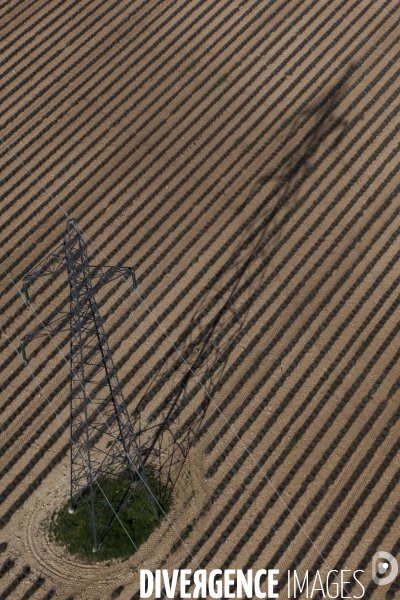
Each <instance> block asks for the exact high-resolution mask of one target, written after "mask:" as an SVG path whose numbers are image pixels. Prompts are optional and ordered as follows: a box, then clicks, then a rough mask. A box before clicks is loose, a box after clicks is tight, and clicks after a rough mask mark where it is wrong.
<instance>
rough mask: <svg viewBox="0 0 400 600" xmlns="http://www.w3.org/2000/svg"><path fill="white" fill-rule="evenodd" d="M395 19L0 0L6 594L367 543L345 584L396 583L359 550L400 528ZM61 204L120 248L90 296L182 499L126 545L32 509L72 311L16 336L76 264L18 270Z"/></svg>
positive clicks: (106, 584) (304, 555) (391, 15)
mask: <svg viewBox="0 0 400 600" xmlns="http://www.w3.org/2000/svg"><path fill="white" fill-rule="evenodd" d="M399 18H400V5H399V3H398V2H395V1H393V0H386V1H384V0H370V1H363V0H362V1H360V0H359V1H357V2H356V1H353V0H343V1H339V0H332V1H331V2H328V3H325V2H323V1H322V0H320V1H317V2H315V1H311V0H305V1H297V0H281V1H279V2H278V1H277V0H271V1H270V2H268V1H266V0H262V1H261V0H243V1H241V2H240V1H239V0H229V1H222V0H221V1H220V0H214V1H210V0H201V1H200V2H196V1H192V2H189V1H187V0H179V1H178V0H172V1H168V0H164V1H160V0H159V1H156V0H146V1H138V2H126V0H125V2H122V1H120V0H118V1H115V2H113V1H112V0H102V1H100V2H97V3H93V2H87V1H85V0H82V2H78V3H77V2H65V1H58V0H48V1H47V2H44V1H41V0H32V1H31V0H27V1H21V0H19V1H18V0H17V1H15V2H11V1H9V0H8V1H6V2H2V3H1V4H0V22H1V29H0V38H1V42H0V48H1V53H0V61H1V72H0V86H1V102H0V110H1V119H0V123H1V134H0V135H1V143H0V155H1V178H0V185H1V192H0V193H1V204H0V236H1V237H0V239H1V264H0V267H1V268H0V282H1V301H0V314H1V320H0V326H1V329H0V353H1V354H0V356H1V365H2V367H1V373H2V377H1V382H0V389H1V399H0V419H1V421H0V431H1V437H0V457H1V458H0V477H1V485H0V527H1V530H0V544H3V545H0V550H2V553H1V555H0V598H8V597H10V598H13V599H14V598H15V599H18V600H20V599H21V600H22V599H26V598H30V597H31V598H34V599H35V600H36V599H37V600H44V599H45V598H46V599H50V598H53V597H54V598H60V599H63V600H67V599H71V598H73V599H74V600H84V599H88V600H97V599H99V600H107V599H109V598H111V597H113V598H116V597H119V598H120V599H121V600H130V599H131V598H132V599H135V600H136V599H138V598H139V570H140V568H150V569H157V568H167V569H168V570H169V571H170V572H171V571H172V569H184V568H187V569H192V570H195V569H200V568H201V569H207V570H211V569H218V568H220V569H228V568H230V569H243V570H247V569H253V570H257V569H263V568H276V569H279V570H280V573H281V576H280V578H279V585H278V589H279V590H280V597H281V598H285V597H286V598H287V597H288V592H287V576H286V571H287V569H291V570H293V569H296V570H297V572H298V573H299V574H304V573H305V570H306V569H308V570H309V571H310V574H311V573H315V571H316V570H319V572H320V573H321V575H326V573H327V572H328V571H329V569H337V570H340V569H349V570H351V571H355V570H356V569H362V570H363V571H364V574H363V575H361V576H360V581H361V582H362V584H363V585H364V587H365V595H364V597H366V598H367V597H368V598H372V599H373V600H380V599H384V598H399V597H400V591H399V590H400V579H397V580H395V581H394V582H393V583H391V584H390V585H387V586H378V585H376V584H375V583H374V582H373V580H372V576H371V565H372V557H373V554H374V553H375V552H377V551H378V550H385V551H386V552H390V553H391V554H393V556H398V554H399V550H400V542H399V525H400V517H399V515H400V501H399V493H400V468H399V466H400V465H399V456H400V454H399V450H400V436H399V433H400V426H399V417H400V406H399V399H400V379H399V354H400V352H399V337H400V336H399V306H400V295H399V282H400V270H399V257H400V244H399V233H400V217H399V212H400V204H399V192H400V176H399V174H400V162H399V132H400V121H399V111H400V103H399V71H400V62H399V57H400V44H399V40H400V28H399ZM67 217H73V218H75V219H76V220H77V221H78V223H79V226H80V228H81V229H82V231H83V232H84V234H85V236H86V239H87V243H88V247H89V250H90V253H91V256H90V260H91V262H92V264H120V265H128V266H132V267H135V270H136V276H137V281H138V288H137V290H136V291H135V290H133V288H132V287H131V286H130V285H129V284H127V283H126V282H124V281H122V280H118V281H117V282H113V283H112V284H110V285H104V286H103V287H102V288H101V289H100V291H99V292H98V295H97V301H98V304H99V308H100V312H101V314H102V317H103V321H104V327H105V330H106V331H107V334H108V336H109V344H110V348H111V351H112V354H113V358H114V361H115V364H116V366H117V368H118V374H119V379H120V382H121V386H122V389H123V392H124V396H125V399H126V402H127V404H128V409H129V411H130V413H131V414H132V415H134V416H135V422H136V423H139V421H140V425H141V427H142V430H143V434H142V435H143V436H144V438H145V439H144V440H143V443H144V444H145V443H146V435H148V436H150V435H151V432H152V431H154V430H153V429H151V428H152V427H155V426H158V425H160V424H161V423H162V422H163V421H164V420H165V419H166V416H168V421H167V425H168V428H167V430H166V431H165V435H164V437H163V440H164V441H163V444H164V446H163V447H160V452H161V455H162V460H164V461H165V464H166V465H167V467H168V469H170V473H171V478H172V480H173V483H174V485H175V488H174V504H173V507H172V509H171V512H170V513H169V516H168V520H164V521H163V523H162V525H161V527H160V529H158V530H156V531H155V532H154V534H153V535H152V536H151V537H150V539H149V540H148V541H147V542H146V543H145V544H143V546H142V547H141V548H140V552H136V553H134V554H133V556H132V557H131V558H130V559H129V560H127V561H125V562H114V563H107V564H104V563H100V562H99V563H94V564H87V563H86V562H85V561H83V560H79V559H78V558H76V557H72V556H69V555H68V554H67V553H66V551H65V550H63V549H62V548H61V547H58V546H56V545H54V544H52V543H50V542H49V540H48V536H47V533H46V530H45V528H44V526H43V522H44V521H45V519H46V518H47V517H48V516H49V514H50V513H51V512H52V511H53V510H54V509H55V508H57V507H60V506H61V505H62V504H63V503H64V502H65V500H66V499H67V498H68V491H69V479H68V477H69V439H68V433H67V432H68V425H69V417H70V410H69V336H68V332H61V333H57V334H56V335H54V337H53V338H51V337H49V336H45V337H42V338H38V339H37V340H34V341H32V342H31V343H30V344H29V345H27V355H28V364H27V365H25V364H24V361H23V360H22V356H21V353H20V340H21V338H22V337H23V336H24V335H25V334H26V333H27V332H28V331H30V330H31V329H33V328H34V327H36V326H38V325H40V323H41V320H47V321H51V319H52V318H55V317H57V315H58V314H59V312H60V311H61V310H67V308H66V307H67V306H68V283H67V278H66V277H65V275H64V274H59V275H54V276H53V277H51V278H42V279H38V280H37V281H36V282H35V283H34V284H32V285H31V286H30V287H29V293H30V296H31V303H30V304H29V305H28V304H27V303H26V302H25V297H24V295H23V293H22V278H23V277H24V276H25V275H26V274H28V273H30V272H31V271H33V270H34V268H35V267H36V266H37V265H38V264H39V263H40V262H41V261H42V260H43V259H44V258H45V257H46V256H47V255H48V254H49V252H51V251H52V250H53V249H55V248H56V246H58V245H59V244H60V243H61V242H62V240H63V238H64V233H65V227H66V222H67ZM139 417H140V419H139ZM65 428H66V429H67V431H65ZM146 432H147V433H146ZM167 467H166V468H167ZM133 552H134V549H133ZM263 585H264V586H265V584H263ZM264 589H266V587H264ZM346 590H347V595H348V596H352V594H354V595H357V596H359V594H360V588H359V587H357V586H356V585H355V583H354V580H353V582H352V583H350V584H347V585H346ZM118 594H119V595H118ZM386 594H388V595H386ZM176 597H177V598H178V597H179V594H177V596H176ZM298 597H299V595H298ZM301 597H305V594H303V595H302V596H301ZM313 597H314V598H322V597H323V594H322V592H319V593H315V594H314V596H313Z"/></svg>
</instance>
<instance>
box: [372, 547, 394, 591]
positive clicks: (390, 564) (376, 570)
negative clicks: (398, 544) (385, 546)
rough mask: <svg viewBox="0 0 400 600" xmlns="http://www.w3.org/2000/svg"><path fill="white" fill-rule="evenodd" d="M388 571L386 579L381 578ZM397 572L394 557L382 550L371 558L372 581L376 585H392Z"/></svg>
mask: <svg viewBox="0 0 400 600" xmlns="http://www.w3.org/2000/svg"><path fill="white" fill-rule="evenodd" d="M388 571H390V572H389V574H388V575H386V577H382V576H383V575H385V573H387V572H388ZM398 572H399V566H398V564H397V560H396V559H395V557H394V556H392V555H391V554H389V552H384V551H383V550H380V551H379V552H375V554H374V556H373V557H372V579H373V580H374V582H375V583H376V585H387V584H388V583H392V581H394V580H395V579H396V576H397V573H398Z"/></svg>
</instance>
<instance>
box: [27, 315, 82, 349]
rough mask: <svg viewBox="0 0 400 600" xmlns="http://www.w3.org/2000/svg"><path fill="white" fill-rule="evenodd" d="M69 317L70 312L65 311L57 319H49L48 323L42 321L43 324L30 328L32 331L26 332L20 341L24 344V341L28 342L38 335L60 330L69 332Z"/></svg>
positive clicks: (51, 333) (59, 331)
mask: <svg viewBox="0 0 400 600" xmlns="http://www.w3.org/2000/svg"><path fill="white" fill-rule="evenodd" d="M70 319H71V313H70V312H67V313H64V314H63V316H62V317H60V318H59V319H54V321H51V322H50V323H46V322H45V321H44V322H43V325H42V324H40V325H38V326H37V327H35V328H34V329H32V331H29V333H27V334H26V335H25V336H24V337H23V338H22V340H21V342H22V343H23V344H25V343H26V342H29V341H30V340H33V339H35V338H38V337H44V336H47V335H50V336H52V335H54V334H56V333H62V332H68V333H69V332H70ZM63 326H64V327H63Z"/></svg>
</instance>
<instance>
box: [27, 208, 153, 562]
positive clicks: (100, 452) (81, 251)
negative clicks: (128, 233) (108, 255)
mask: <svg viewBox="0 0 400 600" xmlns="http://www.w3.org/2000/svg"><path fill="white" fill-rule="evenodd" d="M65 271H67V272H68V279H69V287H70V310H69V312H65V313H63V314H62V316H61V317H60V318H58V319H56V320H55V321H53V322H51V323H48V324H46V323H45V326H44V327H42V326H39V327H37V328H36V329H34V330H33V331H32V332H30V333H28V334H27V335H26V336H25V337H24V338H23V340H22V353H23V357H24V359H25V360H26V354H25V343H26V342H27V341H29V340H31V339H33V338H35V337H38V336H45V335H48V333H50V334H54V333H59V332H60V331H65V329H64V327H65V326H68V322H69V331H70V406H71V419H70V435H71V504H70V509H69V511H70V512H71V513H73V512H74V511H75V509H76V508H77V506H78V505H79V503H80V502H82V503H84V504H85V505H86V508H87V509H88V515H90V517H89V518H90V519H91V529H92V533H93V551H94V552H96V551H97V550H98V548H99V544H100V542H101V541H102V539H103V538H104V536H105V535H106V533H107V531H108V530H109V528H110V527H111V524H112V522H113V519H111V520H110V519H109V513H110V504H109V502H108V501H107V500H106V498H105V497H104V496H103V495H102V493H101V490H100V488H101V484H102V482H104V481H107V482H109V481H110V480H112V479H113V478H114V479H116V478H118V481H119V480H120V478H122V477H123V478H127V479H128V480H129V485H128V488H127V489H128V491H127V493H126V495H125V497H124V499H123V503H122V502H118V503H117V505H115V506H114V507H113V508H114V510H115V512H117V513H118V510H120V508H121V507H122V506H124V505H126V504H127V503H128V502H129V499H131V498H132V494H134V493H135V491H137V490H138V489H139V487H141V488H142V490H141V494H142V495H143V493H145V494H146V497H147V499H148V502H149V504H150V506H151V508H152V510H153V511H154V514H155V517H156V519H157V520H158V512H157V510H156V506H155V503H154V499H153V497H152V494H151V493H150V492H149V487H148V479H147V477H146V472H145V468H144V461H143V460H142V457H141V452H140V448H139V444H138V440H137V438H136V436H135V433H134V428H133V425H132V422H131V419H130V417H129V413H128V410H127V407H126V404H125V401H124V398H123V395H122V391H121V386H120V384H119V381H118V376H117V371H116V368H115V366H114V363H113V359H112V356H111V352H110V348H109V346H108V341H107V336H106V333H105V331H104V327H103V323H102V319H101V317H100V313H99V309H98V306H97V303H96V300H95V291H96V289H97V288H98V287H99V285H100V284H101V283H102V282H104V281H112V280H114V279H116V278H117V277H121V276H131V275H132V278H133V284H134V287H136V279H135V274H134V272H133V269H131V268H129V267H104V266H94V267H93V266H90V265H89V261H88V253H87V246H86V244H85V242H84V240H83V237H82V232H81V230H80V229H79V227H78V224H77V222H76V221H75V220H74V219H69V220H68V222H67V228H66V234H65V238H64V242H63V243H62V244H61V245H60V246H59V247H58V248H57V249H56V250H55V251H54V252H53V253H52V254H51V255H50V256H48V257H47V258H46V259H45V260H44V261H43V262H42V263H40V264H39V266H38V267H37V269H36V270H35V271H33V272H32V273H30V274H29V275H27V276H26V277H24V278H23V282H24V290H25V295H26V300H27V302H29V301H30V300H29V295H28V290H27V282H29V281H34V280H35V279H37V278H38V277H44V276H50V275H55V274H58V273H61V272H65ZM98 484H99V485H98ZM99 486H100V487H99ZM107 515H108V516H107Z"/></svg>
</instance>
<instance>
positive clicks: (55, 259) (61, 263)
mask: <svg viewBox="0 0 400 600" xmlns="http://www.w3.org/2000/svg"><path fill="white" fill-rule="evenodd" d="M66 270H67V264H66V261H65V251H64V244H60V246H58V247H57V248H56V249H55V250H54V252H52V253H51V254H50V255H49V256H47V257H46V258H45V259H44V261H43V262H41V263H39V265H38V266H37V268H36V269H35V270H34V271H32V272H31V273H28V275H25V277H23V279H22V281H23V282H24V283H26V282H28V281H34V280H35V279H37V278H38V277H46V276H48V275H57V274H58V273H64V272H65V271H66Z"/></svg>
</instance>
